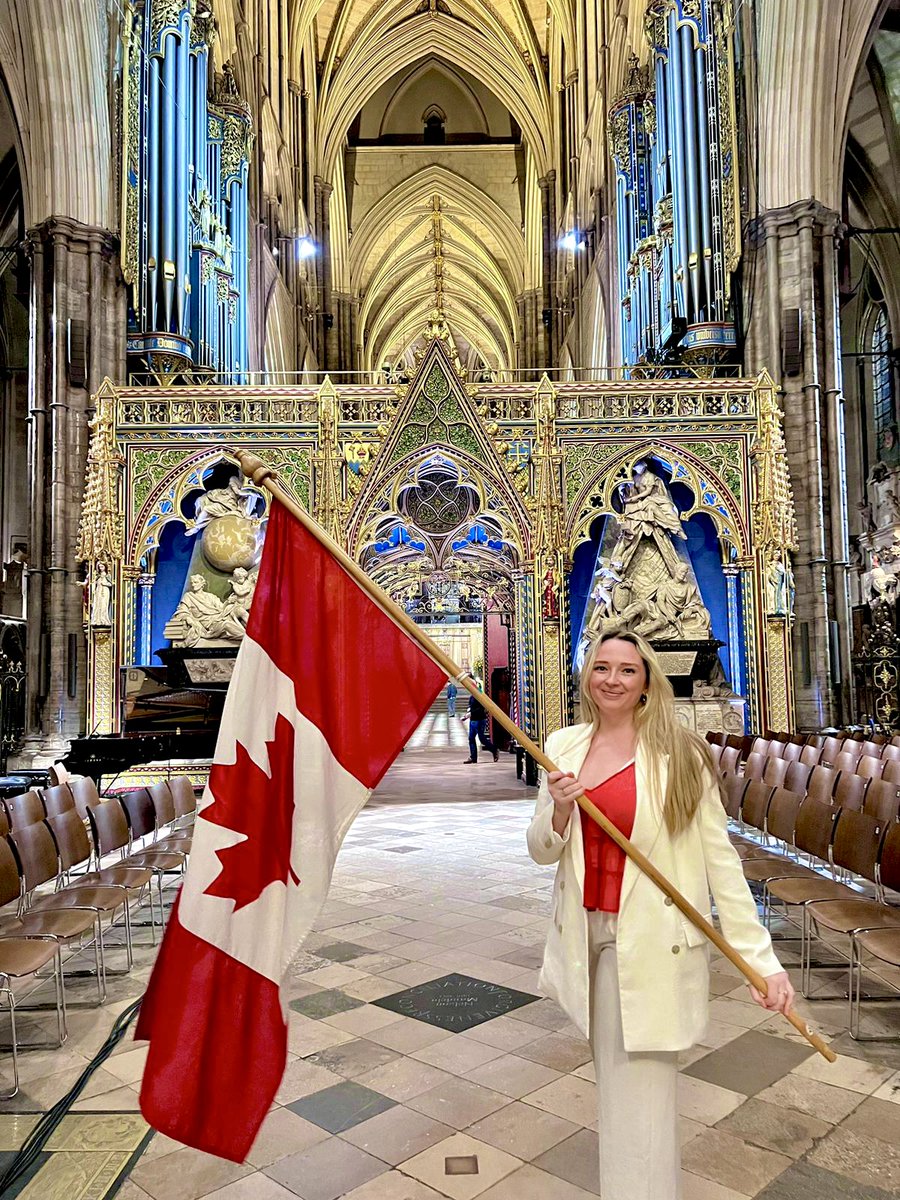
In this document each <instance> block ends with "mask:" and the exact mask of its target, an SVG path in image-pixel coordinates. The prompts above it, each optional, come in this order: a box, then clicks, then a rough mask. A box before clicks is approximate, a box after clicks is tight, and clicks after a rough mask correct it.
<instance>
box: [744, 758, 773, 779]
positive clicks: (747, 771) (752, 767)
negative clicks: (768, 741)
mask: <svg viewBox="0 0 900 1200" xmlns="http://www.w3.org/2000/svg"><path fill="white" fill-rule="evenodd" d="M767 762H768V759H767V758H766V756H765V755H764V754H756V753H754V754H751V755H750V756H749V757H748V759H747V761H746V762H745V763H744V778H745V779H758V780H759V781H760V783H762V777H763V772H764V771H765V769H766V763H767Z"/></svg>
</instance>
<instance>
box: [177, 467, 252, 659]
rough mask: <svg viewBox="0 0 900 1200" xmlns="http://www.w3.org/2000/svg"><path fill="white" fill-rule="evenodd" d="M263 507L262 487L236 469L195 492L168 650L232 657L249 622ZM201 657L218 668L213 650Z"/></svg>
mask: <svg viewBox="0 0 900 1200" xmlns="http://www.w3.org/2000/svg"><path fill="white" fill-rule="evenodd" d="M264 512H265V501H264V498H263V496H262V493H261V492H259V491H258V489H256V488H254V487H251V486H249V485H246V484H244V483H243V480H242V477H241V476H240V475H239V474H237V473H236V472H234V473H232V474H231V475H230V476H229V477H228V478H227V481H226V482H224V483H223V484H221V485H217V486H212V487H209V488H208V489H207V491H205V492H203V493H202V494H201V495H200V496H199V497H197V499H196V501H195V502H194V518H193V520H192V521H190V522H189V523H188V525H187V530H186V533H187V536H188V537H189V538H193V539H194V548H193V551H192V554H191V559H190V563H189V566H188V571H187V577H186V580H185V585H184V590H183V592H182V595H181V599H180V601H179V603H178V605H177V607H176V608H175V611H174V612H173V614H172V616H171V617H170V619H169V621H168V622H167V623H166V626H165V630H164V634H165V636H166V637H167V638H169V639H170V640H171V644H172V645H171V650H170V651H169V654H171V651H183V650H185V649H187V650H191V651H196V650H206V651H210V650H220V651H227V652H229V653H227V655H226V657H233V654H234V651H235V650H236V648H237V644H238V643H239V642H240V641H241V639H242V638H243V636H244V633H245V631H246V628H247V619H248V617H249V615H250V605H251V603H252V600H253V592H254V589H255V587H256V578H257V571H258V567H259V559H260V555H261V553H262V543H263V538H264V534H265V519H264V515H263V514H264ZM178 657H181V658H183V657H184V656H183V655H179V656H178ZM204 657H206V658H208V659H209V664H208V666H207V668H206V670H207V673H208V672H209V671H212V672H213V674H216V671H217V668H216V667H215V666H214V664H213V660H214V659H215V657H216V656H215V655H206V656H204ZM198 669H199V668H198ZM219 673H220V674H221V671H219ZM195 679H196V675H195Z"/></svg>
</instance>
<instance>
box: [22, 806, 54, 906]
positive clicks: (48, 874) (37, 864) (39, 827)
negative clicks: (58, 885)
mask: <svg viewBox="0 0 900 1200" xmlns="http://www.w3.org/2000/svg"><path fill="white" fill-rule="evenodd" d="M10 841H11V842H12V844H13V846H14V847H15V850H16V855H17V857H18V859H19V864H20V866H21V868H22V878H23V879H24V881H25V891H26V892H30V891H31V890H32V888H36V887H40V885H41V884H42V883H48V882H49V881H50V880H51V879H55V878H56V877H57V875H58V874H59V855H58V853H57V850H56V842H55V841H54V840H53V834H52V833H51V832H50V826H49V825H48V824H47V822H46V821H37V822H35V824H33V825H25V826H23V827H22V828H21V829H18V830H16V832H15V833H13V834H11V835H10Z"/></svg>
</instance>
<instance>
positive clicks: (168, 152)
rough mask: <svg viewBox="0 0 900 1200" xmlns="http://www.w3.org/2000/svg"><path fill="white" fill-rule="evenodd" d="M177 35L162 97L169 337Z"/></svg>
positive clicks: (168, 43) (168, 326)
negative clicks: (168, 268) (169, 273)
mask: <svg viewBox="0 0 900 1200" xmlns="http://www.w3.org/2000/svg"><path fill="white" fill-rule="evenodd" d="M174 42H175V37H174V34H166V37H165V39H164V41H163V46H164V57H163V83H164V84H165V92H164V94H163V102H164V109H163V129H162V133H163V141H162V164H163V165H162V187H163V193H162V194H163V202H162V231H161V237H160V241H161V243H162V251H163V258H164V260H165V262H164V263H160V270H162V271H163V273H164V274H163V296H164V311H163V317H164V320H165V330H166V332H167V333H175V332H177V330H176V329H175V328H174V327H173V323H172V322H173V307H174V306H173V299H174V293H175V281H174V280H173V279H169V278H166V277H165V263H174V262H175V225H176V222H177V220H178V197H177V195H176V192H175V128H174V126H175V107H174V105H175V89H176V86H177V82H176V67H177V63H176V54H175V50H176V46H175V45H173V43H174Z"/></svg>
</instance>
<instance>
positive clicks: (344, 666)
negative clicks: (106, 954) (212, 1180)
mask: <svg viewBox="0 0 900 1200" xmlns="http://www.w3.org/2000/svg"><path fill="white" fill-rule="evenodd" d="M445 681H446V676H445V674H444V672H443V671H442V670H441V669H440V668H439V667H438V666H436V665H435V664H434V663H433V662H432V661H431V659H429V658H428V657H427V656H426V655H425V653H424V652H423V651H422V650H421V649H419V647H418V646H417V645H416V643H415V642H413V641H412V640H411V639H410V638H409V637H408V636H407V635H406V634H405V633H403V631H402V630H401V629H400V627H399V626H398V625H395V624H394V622H393V621H392V620H391V618H390V617H388V616H387V615H386V614H385V613H384V612H383V611H382V610H381V609H380V608H379V607H378V606H377V605H376V604H375V603H374V602H373V601H372V600H371V599H370V598H369V597H368V596H367V595H366V594H365V592H364V591H363V590H362V589H361V588H360V587H359V585H358V584H357V583H356V582H355V581H354V580H353V579H352V578H351V576H350V575H349V574H348V573H347V572H346V571H345V570H344V569H343V567H342V566H341V565H340V564H339V563H338V561H337V560H336V559H335V558H334V557H333V556H332V554H331V553H330V552H329V551H328V550H327V548H326V547H325V546H323V545H322V544H321V543H320V542H319V541H318V540H317V539H316V538H315V537H314V536H313V535H312V534H311V533H310V532H309V531H308V530H306V529H305V528H304V526H303V525H301V523H300V522H299V521H298V520H296V518H295V517H293V516H292V515H291V514H290V513H289V512H288V511H287V509H285V508H284V507H283V506H282V505H281V504H280V503H278V502H277V501H274V502H273V504H272V512H271V516H270V520H269V527H268V531H267V534H266V544H265V549H264V551H263V557H262V563H261V565H260V571H259V581H258V583H257V586H256V592H255V596H254V601H253V607H252V611H251V613H250V620H249V624H248V627H247V634H246V637H245V638H244V641H243V643H242V644H241V648H240V650H239V652H238V656H237V661H236V663H235V669H234V675H233V677H232V680H231V684H230V686H229V689H228V696H227V698H226V701H225V707H224V712H223V714H222V723H221V728H220V730H219V737H218V742H217V744H216V753H215V758H214V762H213V767H212V769H211V771H210V776H209V785H208V787H207V788H206V791H205V793H204V796H203V799H202V801H201V804H200V806H199V810H198V814H197V820H196V824H195V827H194V836H193V843H192V850H191V857H190V862H189V865H188V870H187V874H186V877H185V881H184V884H183V887H182V890H181V893H180V895H179V897H178V900H177V902H176V905H175V908H174V909H173V912H172V915H171V917H170V920H169V924H168V928H167V929H166V934H165V937H164V938H163V942H162V946H161V948H160V952H159V956H158V958H157V961H156V965H155V967H154V969H153V973H152V976H151V978H150V983H149V986H148V989H147V993H146V996H145V998H144V1002H143V1004H142V1006H141V1014H140V1019H139V1021H138V1026H137V1031H136V1036H137V1037H138V1038H149V1040H150V1048H149V1054H148V1057H147V1063H146V1067H145V1069H144V1078H143V1083H142V1086H141V1111H142V1112H143V1114H144V1116H145V1117H146V1119H147V1121H148V1122H149V1123H150V1124H151V1125H152V1126H153V1127H154V1128H155V1129H158V1130H159V1131H160V1132H162V1133H165V1134H168V1135H169V1136H170V1137H172V1138H175V1139H177V1140H178V1141H180V1142H184V1143H185V1144H187V1145H189V1146H194V1147H196V1148H197V1149H199V1150H205V1151H208V1152H209V1153H210V1154H216V1155H219V1156H220V1157H222V1158H229V1159H233V1160H234V1161H236V1162H240V1161H242V1160H243V1159H244V1158H245V1157H246V1155H247V1152H248V1151H249V1149H250V1147H251V1145H252V1143H253V1139H254V1137H255V1135H256V1133H257V1131H258V1130H259V1127H260V1125H261V1124H262V1122H263V1119H264V1117H265V1115H266V1112H267V1111H268V1109H269V1107H270V1105H271V1103H272V1100H273V1098H274V1096H275V1092H276V1091H277V1089H278V1085H279V1083H280V1082H281V1077H282V1075H283V1073H284V1067H285V1062H286V1055H287V1023H286V1019H285V1014H284V1010H283V1007H282V1004H281V999H280V995H279V988H280V983H281V980H282V978H283V976H284V973H285V970H286V969H287V967H288V966H289V964H290V962H291V960H292V959H293V957H294V956H295V954H296V953H297V951H298V950H299V948H300V946H301V944H302V942H303V939H304V938H305V937H306V935H307V934H308V932H309V930H310V929H311V927H312V925H313V922H314V921H315V919H316V916H317V914H318V912H319V910H320V908H321V906H322V904H323V902H324V900H325V896H326V894H327V891H328V885H329V883H330V880H331V873H332V869H333V867H334V861H335V857H336V855H337V852H338V849H339V848H340V845H341V842H342V840H343V838H344V835H345V834H346V832H347V830H348V828H349V827H350V824H351V822H352V821H353V819H354V817H355V816H356V815H357V813H358V812H359V810H360V809H361V808H362V807H363V805H364V804H365V803H366V800H367V799H368V797H369V795H370V794H371V792H372V789H373V788H374V787H375V786H376V785H377V783H378V782H379V780H380V779H381V777H382V776H383V775H384V773H385V772H386V771H387V769H388V767H389V766H390V764H391V763H392V762H393V760H394V758H396V756H397V754H398V753H399V752H400V750H401V748H402V747H403V745H404V743H405V742H406V741H407V740H408V738H409V736H410V734H411V733H412V732H413V730H414V729H415V728H416V725H417V724H418V722H419V721H420V720H421V719H422V717H423V716H424V714H425V713H426V712H427V711H428V708H429V706H430V705H431V703H432V701H433V700H434V699H435V697H436V696H437V695H438V693H439V692H440V690H441V688H442V686H443V685H444V683H445Z"/></svg>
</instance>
